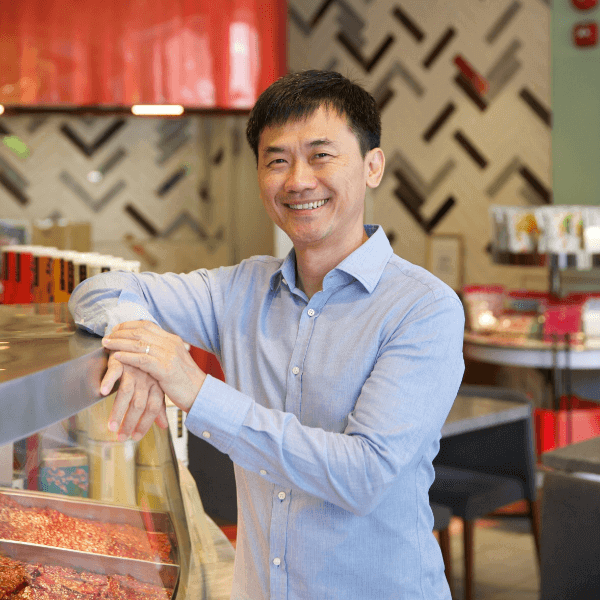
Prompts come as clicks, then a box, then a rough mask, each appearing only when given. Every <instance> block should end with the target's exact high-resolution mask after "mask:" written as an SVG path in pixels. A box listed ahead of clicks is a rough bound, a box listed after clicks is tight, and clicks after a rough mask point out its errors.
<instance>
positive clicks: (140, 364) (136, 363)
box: [115, 347, 164, 381]
mask: <svg viewBox="0 0 600 600" xmlns="http://www.w3.org/2000/svg"><path fill="white" fill-rule="evenodd" d="M115 358H116V359H117V360H118V361H120V362H122V363H123V364H124V365H129V366H131V367H135V368H137V369H139V370H140V371H144V373H148V374H149V375H151V376H152V377H154V379H156V380H157V381H160V380H161V377H162V376H163V375H164V373H163V370H162V367H161V364H160V362H159V360H158V358H156V357H154V356H152V347H150V351H149V352H148V354H146V353H145V352H144V353H141V354H139V353H134V352H123V351H119V352H115Z"/></svg>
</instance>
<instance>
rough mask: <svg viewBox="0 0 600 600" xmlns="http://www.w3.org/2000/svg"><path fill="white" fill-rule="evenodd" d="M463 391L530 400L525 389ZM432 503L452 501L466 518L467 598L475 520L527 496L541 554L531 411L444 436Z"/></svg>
mask: <svg viewBox="0 0 600 600" xmlns="http://www.w3.org/2000/svg"><path fill="white" fill-rule="evenodd" d="M458 394H459V395H461V396H479V397H482V398H494V399H497V400H510V401H512V402H522V403H525V404H528V405H530V403H529V401H528V400H527V397H526V396H525V395H524V394H522V393H521V392H518V391H514V390H510V389H506V388H497V387H487V386H477V385H463V386H461V388H460V390H459V392H458ZM433 464H434V467H435V481H434V482H433V485H432V486H431V489H430V490H429V499H430V501H431V502H432V503H436V504H441V505H442V506H447V507H448V508H450V510H451V511H452V514H453V515H455V516H457V517H460V518H461V519H462V520H463V539H464V565H465V599H466V600H471V599H472V597H473V538H474V531H475V530H474V527H475V520H476V519H477V518H480V517H483V516H485V515H487V514H489V513H491V512H492V511H495V510H497V509H499V508H501V507H503V506H506V505H507V504H512V503H513V502H516V501H518V500H523V499H524V500H526V501H527V513H526V514H527V516H528V517H529V518H530V519H531V526H532V531H533V535H534V540H535V546H536V551H537V557H538V561H539V558H540V544H539V539H540V532H539V509H538V504H537V500H536V497H537V494H536V472H535V465H536V458H535V449H534V440H533V425H532V418H531V413H530V417H529V418H528V419H521V420H519V421H514V422H511V423H502V424H497V425H494V426H493V427H487V428H484V429H479V430H476V431H471V432H468V433H464V434H459V435H452V436H447V437H443V438H442V439H441V441H440V452H439V454H438V455H437V457H436V458H435V460H434V463H433Z"/></svg>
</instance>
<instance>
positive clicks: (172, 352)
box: [101, 321, 206, 429]
mask: <svg viewBox="0 0 600 600" xmlns="http://www.w3.org/2000/svg"><path fill="white" fill-rule="evenodd" d="M102 344H103V345H104V347H105V348H107V349H108V350H110V351H111V352H114V354H113V355H112V357H114V359H115V360H116V361H118V362H119V363H121V364H122V365H127V366H130V367H135V368H137V369H140V370H142V371H144V372H145V373H147V374H148V375H150V376H151V377H152V378H154V379H155V380H156V381H157V382H158V385H159V386H160V388H161V389H162V391H164V393H165V394H167V395H168V396H169V398H170V399H171V400H172V401H173V403H174V404H175V405H176V406H178V407H179V408H181V410H183V411H185V412H188V411H189V410H190V408H191V407H192V405H193V404H194V401H195V400H196V396H197V395H198V392H199V391H200V388H201V387H202V384H203V383H204V380H205V379H206V373H204V372H203V371H202V370H201V369H200V367H198V365H197V364H196V363H195V362H194V360H193V359H192V357H191V356H190V353H189V352H188V351H187V349H186V347H185V345H184V343H183V341H182V339H181V338H180V337H179V336H177V335H173V334H171V333H167V332H166V331H165V330H164V329H162V328H160V327H159V326H158V325H156V324H155V323H152V322H151V321H129V322H127V323H121V324H120V325H117V326H116V327H114V328H113V330H112V331H111V333H110V335H109V336H106V337H104V338H103V340H102ZM120 376H121V374H120V373H119V372H118V370H117V369H114V370H111V369H110V368H109V370H108V371H107V372H106V375H105V376H104V379H103V380H102V386H101V390H102V392H103V393H105V389H106V390H110V389H112V386H113V385H114V384H115V382H116V381H117V379H118V378H119V377H120ZM122 384H123V382H121V385H122ZM150 391H151V390H150ZM106 393H108V392H106ZM124 397H125V396H124ZM129 397H130V398H134V396H132V395H131V393H129ZM134 400H135V398H134ZM115 404H116V403H115ZM140 404H141V402H140ZM136 410H139V408H138V409H136ZM138 429H139V427H138Z"/></svg>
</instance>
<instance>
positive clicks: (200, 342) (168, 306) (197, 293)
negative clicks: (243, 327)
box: [69, 269, 228, 354]
mask: <svg viewBox="0 0 600 600" xmlns="http://www.w3.org/2000/svg"><path fill="white" fill-rule="evenodd" d="M221 271H223V272H227V271H228V270H227V269H221ZM214 277H215V274H214V273H211V272H210V271H207V270H206V269H200V270H198V271H193V272H191V273H188V274H181V275H177V274H174V273H166V274H162V275H157V274H155V273H139V274H134V273H127V272H122V271H110V272H107V273H102V274H100V275H96V276H94V277H91V278H90V279H87V280H85V281H84V282H82V283H81V284H79V285H78V286H77V287H76V288H75V290H74V291H73V294H72V295H71V298H70V300H69V310H70V311H71V314H72V315H73V318H74V320H75V323H76V324H77V325H79V326H81V327H83V328H85V329H87V330H88V331H91V332H92V333H95V334H97V335H105V333H109V332H110V331H111V330H112V328H113V327H114V326H115V325H117V324H119V323H124V322H126V321H137V320H148V321H153V322H154V323H156V324H158V325H159V326H160V327H162V328H163V329H165V330H166V331H169V332H171V333H175V334H177V335H179V336H180V337H181V338H182V339H183V340H184V341H186V342H188V343H190V344H192V345H194V346H198V347H200V348H203V349H206V350H209V351H210V352H213V353H217V354H218V353H219V351H220V348H219V334H218V329H217V323H216V319H215V313H214V307H213V302H212V297H211V279H214ZM192 316H193V321H194V327H193V328H191V327H190V320H191V317H192Z"/></svg>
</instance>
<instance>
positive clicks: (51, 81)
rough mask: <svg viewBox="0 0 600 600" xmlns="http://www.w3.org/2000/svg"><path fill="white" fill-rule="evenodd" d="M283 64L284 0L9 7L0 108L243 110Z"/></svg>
mask: <svg viewBox="0 0 600 600" xmlns="http://www.w3.org/2000/svg"><path fill="white" fill-rule="evenodd" d="M285 56H286V3H285V0H70V1H67V0H43V1H42V2H40V0H19V1H12V0H11V1H9V2H2V11H1V12H0V104H4V105H7V106H11V105H14V106H27V107H32V106H40V107H43V106H49V107H56V106H67V107H68V106H73V107H74V106H100V107H102V106H105V107H113V106H126V107H128V106H131V105H133V104H182V105H183V106H185V107H188V108H217V109H246V108H250V107H251V106H252V104H253V103H254V101H255V100H256V98H257V96H258V94H260V92H262V91H263V90H264V89H265V88H266V87H267V86H268V85H269V84H270V83H272V82H273V81H274V80H275V79H277V78H278V77H280V76H281V75H283V74H284V73H285V70H286V60H285Z"/></svg>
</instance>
